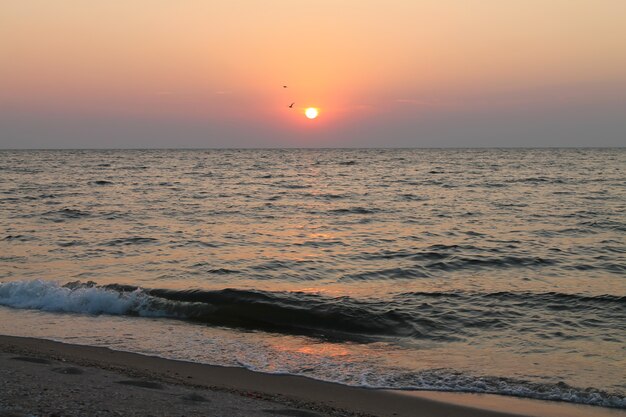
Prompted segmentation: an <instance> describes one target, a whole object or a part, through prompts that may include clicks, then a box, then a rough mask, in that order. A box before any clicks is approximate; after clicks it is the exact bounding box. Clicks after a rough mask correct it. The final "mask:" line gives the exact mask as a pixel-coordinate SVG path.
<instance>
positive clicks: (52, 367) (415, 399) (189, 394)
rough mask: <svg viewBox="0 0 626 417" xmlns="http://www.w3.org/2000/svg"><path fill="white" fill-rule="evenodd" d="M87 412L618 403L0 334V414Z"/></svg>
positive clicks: (550, 415)
mask: <svg viewBox="0 0 626 417" xmlns="http://www.w3.org/2000/svg"><path fill="white" fill-rule="evenodd" d="M86 415H89V416H103V417H105V416H106V417H108V416H145V417H148V416H154V417H157V416H187V417H189V416H260V417H269V416H291V417H318V416H397V417H408V416H415V417H420V416H424V417H426V416H428V417H437V416H447V417H469V416H474V417H507V416H508V417H512V416H538V417H562V416H572V417H574V416H576V417H577V416H589V417H609V416H615V417H617V416H626V412H625V411H623V410H611V409H605V408H599V407H589V406H576V405H571V404H563V403H548V402H545V401H533V400H526V399H517V398H509V397H504V396H495V395H482V396H479V395H472V394H451V393H434V392H433V393H429V392H417V393H416V392H413V393H406V392H397V391H386V390H373V389H364V388H354V387H347V386H344V385H339V384H334V383H328V382H321V381H316V380H313V379H309V378H304V377H298V376H287V375H272V374H263V373H258V372H252V371H249V370H246V369H243V368H231V367H221V366H212V365H203V364H197V363H191V362H183V361H175V360H168V359H162V358H158V357H152V356H146V355H139V354H135V353H129V352H120V351H114V350H110V349H107V348H99V347H90V346H79V345H71V344H66V343H59V342H53V341H48V340H42V339H33V338H21V337H12V336H0V417H25V416H46V417H48V416H49V417H52V416H57V417H65V416H70V417H73V416H86Z"/></svg>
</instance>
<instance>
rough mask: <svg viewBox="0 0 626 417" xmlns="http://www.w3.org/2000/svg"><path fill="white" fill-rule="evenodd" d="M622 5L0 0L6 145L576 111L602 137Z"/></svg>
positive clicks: (394, 126)
mask: <svg viewBox="0 0 626 417" xmlns="http://www.w3.org/2000/svg"><path fill="white" fill-rule="evenodd" d="M624 18H626V2H624V1H621V0H597V1H591V0H551V1H549V2H547V1H544V0H525V1H521V0H519V1H518V0H500V1H496V0H463V1H461V0H422V1H410V0H405V1H400V0H392V1H386V2H383V1H364V0H342V1H336V0H333V1H330V0H318V1H315V2H303V1H295V0H289V1H288V0H273V1H264V2H260V1H252V0H248V1H241V0H240V1H235V0H231V1H226V0H223V1H222V0H218V1H211V2H201V1H193V0H184V1H178V2H169V1H162V0H157V1H154V0H128V1H124V2H87V1H81V0H57V1H54V2H51V1H45V0H4V1H3V2H2V4H1V5H0V62H1V63H2V64H1V65H0V113H1V114H0V122H1V123H0V129H2V127H1V126H5V128H4V129H3V130H4V132H3V134H2V136H1V137H0V147H20V146H19V145H20V143H24V144H25V145H24V146H27V147H28V146H30V145H33V146H35V145H38V146H36V147H55V146H57V145H58V146H67V145H68V144H71V145H73V146H78V147H94V146H98V147H102V146H104V147H106V143H105V144H103V143H100V142H101V140H102V138H105V137H109V138H112V139H111V140H112V145H114V146H119V145H120V144H122V145H123V144H124V143H125V142H124V140H126V141H127V143H129V144H131V145H132V146H133V147H134V146H137V147H144V146H145V147H150V146H167V145H168V143H170V142H168V137H167V136H166V135H177V136H178V138H176V139H175V138H171V146H200V147H204V146H207V147H211V146H224V143H226V144H228V143H232V144H233V146H244V147H245V146H318V145H319V146H330V145H333V144H335V143H340V144H342V145H354V146H376V144H379V145H380V146H386V145H392V146H393V145H394V144H397V145H398V146H407V145H409V146H411V145H412V146H432V144H433V143H435V144H436V143H438V142H432V141H433V140H434V139H433V138H438V140H439V141H443V143H444V145H445V146H455V145H459V146H463V143H462V142H458V143H457V142H455V140H457V141H458V140H460V139H458V136H459V135H462V132H464V131H466V129H467V128H471V129H474V130H472V132H474V133H473V135H474V136H475V137H476V138H479V137H481V136H484V137H487V136H489V135H491V136H494V137H495V136H496V133H497V134H498V135H505V134H506V132H507V131H511V132H512V134H511V137H512V138H514V137H524V135H527V134H529V132H527V131H524V126H528V125H533V126H542V124H541V123H543V124H544V125H545V126H546V129H543V130H542V129H539V131H538V132H536V133H535V134H536V135H544V136H548V135H549V134H550V132H553V133H554V132H556V133H555V136H558V137H567V135H569V134H571V132H576V131H580V126H579V125H580V124H581V123H583V122H584V126H588V127H591V126H595V127H598V126H600V127H602V129H604V130H601V132H600V136H601V137H606V141H607V143H606V144H607V145H611V144H612V143H613V142H614V140H615V138H619V137H620V136H621V137H624V136H625V135H626V128H625V125H624V122H623V120H622V119H623V118H622V117H619V114H620V113H621V112H622V111H623V110H624V109H626V104H625V103H626V99H625V98H626V87H625V86H626V25H624V24H623V21H624ZM283 84H286V85H288V88H286V89H284V88H282V85H283ZM291 102H296V105H295V106H294V109H288V108H287V106H288V105H289V104H290V103H291ZM310 106H312V107H317V108H319V109H320V117H319V118H318V119H316V120H313V121H311V120H308V119H306V118H305V117H304V115H303V113H304V109H305V108H306V107H310ZM546 112H553V115H554V117H553V118H554V120H555V124H554V126H552V125H551V124H550V121H549V119H550V118H549V117H548V118H546ZM613 113H615V114H613ZM580 117H583V118H584V117H587V118H588V120H587V119H585V120H581V119H580ZM546 119H547V120H546ZM546 123H547V124H546ZM159 127H160V128H159ZM494 128H495V130H494ZM398 129H399V130H398ZM520 129H521V130H520ZM583 130H584V129H583ZM387 131H389V132H394V133H393V135H392V136H394V135H395V136H394V137H398V138H399V139H398V142H397V143H395V142H394V137H392V138H386V139H382V138H380V136H381V135H382V134H383V132H387ZM159 132H161V133H159ZM454 132H456V133H454ZM542 132H543V133H542ZM0 133H2V131H0ZM487 133H488V134H487ZM585 134H587V135H589V133H588V132H587V133H585ZM155 135H156V136H155ZM160 135H162V137H161V136H160ZM255 135H256V137H250V136H255ZM368 135H369V136H368ZM374 135H377V136H376V137H375V136H374ZM122 138H123V139H122ZM400 138H402V139H400ZM455 138H457V139H455ZM234 139H237V140H234ZM544 139H545V140H548V144H549V143H550V138H547V139H546V138H544ZM116 140H117V141H118V142H119V143H118V142H116ZM500 140H501V141H502V143H501V145H502V146H507V145H509V146H526V145H528V144H524V143H516V142H515V141H514V139H507V138H506V137H502V138H501V139H500ZM584 140H585V139H584V138H579V139H577V140H575V141H574V142H573V143H574V144H577V143H579V142H580V141H582V142H581V143H582V144H584V143H585V142H584ZM224 141H226V142H224ZM537 141H539V142H540V138H539V136H537V138H535V142H537ZM533 143H534V142H533ZM559 143H560V142H558V141H557V142H555V144H556V145H559ZM115 144H117V145H115ZM539 144H540V143H539ZM566 144H567V143H563V145H566ZM589 144H594V143H593V142H591V141H590V143H589ZM47 145H50V146H47ZM531 145H532V144H531ZM476 146H481V144H480V143H476Z"/></svg>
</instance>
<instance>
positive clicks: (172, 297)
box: [0, 280, 413, 339]
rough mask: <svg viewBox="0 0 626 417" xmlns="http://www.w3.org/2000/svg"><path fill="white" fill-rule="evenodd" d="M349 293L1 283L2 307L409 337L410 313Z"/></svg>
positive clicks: (316, 333)
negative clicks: (351, 296) (329, 295)
mask: <svg viewBox="0 0 626 417" xmlns="http://www.w3.org/2000/svg"><path fill="white" fill-rule="evenodd" d="M380 304H381V305H380V306H378V308H377V309H376V308H375V309H372V307H374V306H373V305H372V304H362V303H359V302H357V301H354V300H351V299H349V298H347V297H340V298H338V299H331V298H324V297H319V296H315V295H311V294H305V293H286V292H275V293H270V292H263V291H251V290H235V289H224V290H218V291H204V290H183V291H179V290H169V289H144V288H138V287H135V286H130V285H121V284H110V285H104V286H98V285H96V284H95V283H94V282H91V281H90V282H86V283H83V282H79V281H76V282H71V283H67V284H65V285H61V284H59V283H57V282H51V281H43V280H34V281H12V282H5V283H0V305H4V306H8V307H13V308H23V309H39V310H44V311H51V312H67V313H87V314H112V315H128V316H142V317H170V318H177V319H186V320H190V321H195V322H201V323H206V324H211V325H217V326H230V327H240V328H247V329H260V330H266V331H276V332H286V333H294V334H307V335H313V336H325V337H341V338H342V339H359V338H361V337H362V336H361V337H360V336H359V335H403V334H405V335H409V334H411V332H412V330H413V326H412V325H411V323H410V319H409V318H408V317H404V316H403V314H401V313H398V312H396V311H393V310H387V311H385V309H384V307H383V305H382V303H380Z"/></svg>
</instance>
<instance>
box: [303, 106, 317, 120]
mask: <svg viewBox="0 0 626 417" xmlns="http://www.w3.org/2000/svg"><path fill="white" fill-rule="evenodd" d="M304 114H305V115H306V117H308V118H309V119H315V118H316V117H317V115H318V114H319V111H318V110H317V109H316V108H315V107H309V108H308V109H306V110H305V111H304Z"/></svg>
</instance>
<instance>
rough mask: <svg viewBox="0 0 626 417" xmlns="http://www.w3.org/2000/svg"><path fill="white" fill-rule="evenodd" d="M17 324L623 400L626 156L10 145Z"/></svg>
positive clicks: (0, 176) (268, 360)
mask: <svg viewBox="0 0 626 417" xmlns="http://www.w3.org/2000/svg"><path fill="white" fill-rule="evenodd" d="M0 334H5V335H15V336H29V337H38V338H45V339H52V340H57V341H63V342H68V343H74V344H81V345H90V346H105V347H109V348H112V349H117V350H123V351H131V352H138V353H142V354H148V355H156V356H160V357H164V358H171V359H179V360H185V361H191V362H200V363H207V364H214V365H223V366H236V367H245V368H248V369H251V370H255V371H259V372H266V373H276V374H291V375H304V376H307V377H310V378H315V379H319V380H324V381H333V382H337V383H340V384H346V385H353V386H363V387H372V388H391V389H399V390H436V391H459V392H477V393H494V394H503V395H513V396H520V397H531V398H538V399H548V400H559V401H567V402H574V403H582V404H591V405H598V406H604V407H614V408H626V149H266V150H263V149H262V150H253V149H246V150H236V149H229V150H17V151H11V150H4V151H0Z"/></svg>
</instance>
